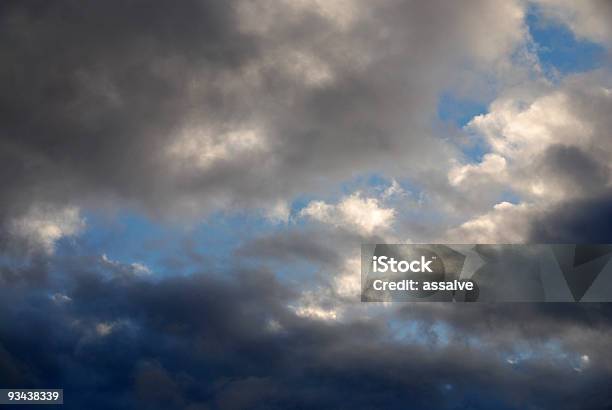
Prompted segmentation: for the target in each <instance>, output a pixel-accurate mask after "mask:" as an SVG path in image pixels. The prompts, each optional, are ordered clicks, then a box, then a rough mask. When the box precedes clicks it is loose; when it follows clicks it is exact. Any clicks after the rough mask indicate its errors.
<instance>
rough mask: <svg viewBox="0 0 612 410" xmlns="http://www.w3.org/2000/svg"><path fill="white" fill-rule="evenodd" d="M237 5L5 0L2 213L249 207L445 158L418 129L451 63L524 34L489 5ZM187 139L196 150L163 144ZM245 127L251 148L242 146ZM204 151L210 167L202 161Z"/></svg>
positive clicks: (502, 52)
mask: <svg viewBox="0 0 612 410" xmlns="http://www.w3.org/2000/svg"><path fill="white" fill-rule="evenodd" d="M245 4H246V5H245ZM248 6H249V5H248V3H243V2H221V3H211V2H200V1H189V2H182V3H180V4H171V5H169V4H164V5H162V4H160V3H156V2H153V3H151V2H146V3H145V2H130V3H128V4H123V3H121V4H120V3H115V2H104V3H75V2H69V1H66V2H59V3H53V4H49V3H45V2H40V3H28V4H23V3H13V2H6V3H4V4H3V7H2V10H1V17H0V18H1V19H2V30H1V32H0V43H1V44H2V45H3V47H2V49H3V50H4V51H3V62H4V64H3V65H2V68H1V69H0V82H1V84H2V96H3V97H2V100H1V101H0V106H1V107H2V110H1V112H2V114H1V123H2V126H1V128H0V133H1V134H2V136H3V138H2V143H1V149H0V163H2V168H3V169H2V173H1V175H2V180H1V182H2V185H3V195H2V202H3V203H4V206H3V207H2V209H1V210H0V212H1V214H2V215H0V216H1V217H2V219H4V220H6V218H10V217H13V216H15V215H20V214H22V213H23V212H24V211H23V210H24V209H27V208H28V207H29V206H30V205H32V204H33V203H55V204H60V205H61V204H65V203H76V204H86V205H88V206H104V205H106V204H109V203H110V204H115V203H116V202H118V203H119V204H120V205H127V206H134V207H142V208H144V209H146V210H148V211H149V212H152V213H179V214H180V213H182V212H184V211H185V209H187V210H190V211H192V212H196V213H201V212H202V211H206V210H210V209H211V208H215V207H219V206H227V205H228V204H230V205H234V206H247V207H250V206H260V205H265V204H268V203H271V202H272V201H273V200H275V199H277V198H286V197H290V196H291V195H293V194H295V193H296V192H297V191H319V190H323V189H325V188H326V187H328V186H330V185H331V184H333V183H336V182H338V181H340V180H342V179H345V178H349V177H351V176H352V175H353V171H354V169H355V167H359V169H360V171H361V172H367V171H368V170H382V171H383V172H384V171H387V172H407V170H410V169H415V168H423V167H424V168H429V165H428V164H431V163H432V162H431V161H430V160H433V159H434V158H436V159H437V161H438V162H443V161H444V158H446V157H447V156H448V155H449V152H450V151H452V149H450V148H448V147H445V144H444V143H443V142H441V141H440V140H437V139H436V138H432V137H431V136H428V135H430V134H431V130H430V125H431V120H432V118H433V116H434V114H435V104H436V98H437V94H438V92H439V91H440V89H441V88H442V87H445V86H447V85H448V82H449V81H450V80H449V79H452V78H454V71H455V68H453V65H454V63H457V62H465V61H468V62H470V64H468V65H471V66H474V65H479V64H480V65H481V66H482V64H481V63H482V61H486V62H491V61H494V60H496V59H503V58H505V56H506V52H507V50H506V49H505V48H503V47H501V46H500V47H501V48H500V49H498V48H497V46H495V44H497V43H494V42H493V41H494V40H500V41H501V44H505V45H506V46H508V47H511V46H512V45H513V44H514V43H515V42H517V41H519V40H520V19H519V20H508V19H507V18H506V16H505V15H504V14H503V12H504V10H502V9H499V7H498V6H494V5H493V4H491V3H489V2H474V3H470V5H469V7H467V6H466V5H461V6H459V5H456V4H454V3H448V2H427V3H420V2H405V3H396V2H389V3H387V4H384V5H381V6H380V7H376V8H372V7H370V6H369V5H366V4H361V3H360V2H356V3H355V4H354V5H352V4H350V3H349V6H351V7H353V9H354V13H353V14H354V16H353V19H354V21H352V22H350V24H349V23H347V24H344V23H342V24H341V22H338V21H337V18H336V17H334V16H333V13H332V16H331V17H330V16H329V15H326V14H325V13H321V12H320V10H319V9H317V8H315V7H313V8H310V7H305V8H299V7H298V6H292V5H291V4H290V3H287V4H285V3H278V4H276V5H274V7H271V6H270V5H268V6H265V4H264V3H261V4H260V5H251V6H250V7H253V8H254V10H255V11H252V12H251V14H249V13H247V12H244V9H245V7H246V8H247V9H248ZM260 6H261V10H259V8H258V7H260ZM337 7H339V8H340V11H339V12H340V13H343V12H346V13H349V11H346V10H342V4H341V3H339V4H338V6H337ZM504 7H505V8H515V9H516V10H520V9H519V8H517V7H518V6H516V5H515V4H514V3H507V4H505V5H504ZM498 9H499V10H498ZM317 10H318V11H317ZM513 10H514V9H513ZM270 18H272V19H273V21H272V22H269V24H267V23H265V22H266V21H267V20H266V19H268V20H269V19H270ZM249 19H250V20H249ZM473 21H478V24H473ZM508 21H510V23H508ZM500 22H503V24H502V25H501V26H500V24H501V23H500ZM251 26H255V28H253V27H251ZM488 27H489V28H495V30H489V29H488ZM492 31H495V32H496V38H495V39H490V40H489V34H490V33H491V32H492ZM517 32H518V37H519V38H517ZM311 77H312V78H311ZM199 132H201V133H203V134H205V135H206V138H207V139H206V141H205V144H204V145H202V146H197V145H196V146H195V147H194V146H192V145H189V143H190V142H188V143H187V147H188V148H186V149H185V150H186V151H187V152H183V153H182V154H184V155H183V156H182V157H181V156H179V157H178V158H174V157H172V158H169V157H168V155H166V154H167V148H168V147H169V146H172V143H173V142H176V141H177V138H180V137H181V136H183V137H184V136H185V135H187V138H188V139H189V138H195V137H194V135H195V136H197V135H198V133H199ZM244 132H247V133H248V132H252V133H254V135H255V138H256V141H255V143H258V142H261V141H260V140H259V139H262V140H264V141H265V142H264V143H263V145H264V146H265V148H264V149H263V151H258V150H257V149H255V150H251V148H244V146H242V145H241V144H242V143H244V144H247V145H248V143H249V142H248V141H247V142H244V141H246V140H245V139H244V138H246V137H244V136H243V135H242V134H240V133H244ZM232 133H234V134H232ZM232 135H233V137H232ZM232 138H234V140H232ZM257 138H259V139H257ZM191 142H193V141H191ZM251 142H253V141H251ZM207 144H208V145H207ZM224 144H225V145H224ZM241 150H242V151H241ZM220 153H221V154H220ZM185 155H186V156H185ZM215 155H216V156H215ZM219 155H221V156H222V158H221V159H219V158H218V156H219ZM202 156H204V157H206V158H208V160H210V158H213V159H214V161H213V162H212V165H211V166H205V167H198V166H197V163H198V158H201V157H202ZM417 159H418V160H417ZM323 177H324V178H323ZM194 210H195V211H194Z"/></svg>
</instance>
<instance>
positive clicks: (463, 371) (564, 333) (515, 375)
mask: <svg viewBox="0 0 612 410" xmlns="http://www.w3.org/2000/svg"><path fill="white" fill-rule="evenodd" d="M74 262H75V261H73V263H74ZM74 268H77V271H80V274H77V275H73V276H71V280H70V281H68V282H66V281H64V282H63V283H62V285H61V286H63V290H64V291H66V292H67V293H68V294H69V296H70V298H71V299H72V301H71V302H70V303H67V304H62V305H58V304H55V303H53V302H52V300H51V299H50V298H49V297H48V296H47V295H46V294H47V293H52V292H54V291H56V289H54V287H55V286H57V285H60V283H54V284H49V288H48V290H47V291H43V292H40V291H37V290H34V289H33V288H29V287H19V286H11V287H8V288H7V287H5V288H3V289H1V290H0V292H1V295H2V297H3V301H4V302H5V303H3V304H2V306H1V307H0V319H1V320H0V340H1V341H2V342H1V346H2V348H1V349H0V380H2V382H3V383H9V384H10V385H12V386H26V385H27V386H28V387H35V386H44V385H47V384H50V383H51V382H53V383H54V385H57V384H58V383H59V384H60V385H61V386H62V387H63V388H64V389H65V392H67V393H69V394H70V402H66V405H65V406H68V407H67V408H83V407H84V406H86V407H88V408H92V409H97V408H120V409H131V408H142V407H143V406H146V407H147V408H189V406H192V408H220V409H225V408H228V409H230V408H245V407H248V408H287V407H301V408H337V407H339V406H351V407H353V408H371V407H384V408H405V407H406V405H407V404H408V403H410V405H418V407H419V408H424V409H434V408H436V409H440V408H442V409H444V408H449V409H451V408H453V409H457V408H476V409H485V408H491V407H495V408H504V409H514V408H529V407H533V408H541V407H544V408H546V407H550V406H554V407H555V408H561V409H565V408H567V409H570V408H575V407H576V406H580V407H581V408H585V409H597V408H605V407H606V406H608V405H609V404H610V401H611V400H612V397H610V395H609V392H608V390H607V389H605V388H604V385H605V383H606V381H607V380H609V377H610V372H612V367H611V366H610V363H609V361H608V359H607V358H606V346H608V344H609V335H610V332H611V330H612V327H611V324H610V320H609V312H608V309H607V308H606V307H605V306H602V305H586V306H585V305H563V306H559V305H551V306H549V305H545V306H535V305H519V306H517V305H499V306H494V307H486V306H482V305H475V306H465V307H464V306H461V307H451V306H449V305H436V306H431V305H427V304H411V305H405V306H404V307H403V308H402V309H401V310H400V312H399V313H398V314H395V309H393V308H392V307H390V308H387V309H384V310H383V311H381V312H379V313H378V314H376V315H375V316H372V317H370V318H369V319H365V318H360V319H355V320H350V321H348V322H336V323H333V324H331V323H327V322H321V321H317V320H310V319H307V318H302V317H299V316H297V315H295V314H294V313H293V312H292V311H291V310H289V309H288V308H287V307H286V306H287V303H288V302H290V301H291V300H292V299H293V298H294V297H295V295H294V294H292V292H291V291H289V290H288V289H286V288H285V287H284V286H283V285H281V284H280V283H278V282H277V281H276V280H275V279H274V278H273V276H272V275H269V274H267V273H266V272H263V271H243V272H235V273H234V274H229V273H226V274H224V275H223V277H221V276H218V275H215V274H212V273H204V274H197V275H193V276H191V277H184V278H167V279H162V280H161V281H159V282H157V283H155V282H151V281H150V280H148V279H142V278H138V277H115V278H113V277H103V276H100V275H99V274H94V273H90V272H88V271H87V269H86V268H85V269H83V268H80V269H79V268H78V265H77V266H74ZM270 319H274V320H276V321H277V322H278V324H279V326H280V327H277V328H271V327H269V326H267V323H268V321H269V320H270ZM99 323H107V324H112V323H121V325H116V326H114V327H108V326H107V329H110V330H108V331H106V332H102V333H100V332H96V329H97V327H96V325H97V324H99ZM390 323H394V325H393V327H392V328H390V327H389V324H390ZM441 324H443V325H444V324H445V325H446V326H448V328H447V329H448V330H447V331H446V333H439V332H438V331H437V330H436V329H437V328H439V326H440V325H441ZM398 325H399V326H400V327H399V328H398V327H397V326H398ZM415 326H416V327H415ZM402 327H404V328H405V329H406V330H407V331H408V334H406V335H404V336H401V333H399V334H398V333H395V331H393V330H392V329H401V328H402ZM32 328H36V329H37V332H38V333H36V334H35V333H33V332H32V331H31V329H32ZM410 329H416V331H413V333H412V337H414V338H411V334H410ZM40 334H44V335H45V337H44V338H41V337H39V336H38V335H40ZM581 334H583V335H584V334H587V335H588V336H589V337H588V338H585V337H579V335H581ZM470 338H472V339H477V341H479V343H480V344H479V345H475V346H472V347H470V345H469V343H468V342H467V340H469V339H470ZM547 342H551V343H559V346H560V348H561V350H560V352H559V353H560V354H561V355H562V354H567V355H568V356H567V357H564V356H559V357H557V356H555V355H554V353H555V350H554V349H553V350H551V348H549V347H547V346H548V345H547V344H546V343H547ZM552 346H554V344H553V345H552ZM520 348H527V349H532V350H533V351H534V352H535V353H536V354H535V356H533V357H531V358H528V359H527V360H523V361H522V362H521V363H520V364H510V363H508V362H507V361H506V357H507V355H508V354H510V353H512V352H514V349H520ZM551 352H552V355H551ZM585 354H587V355H590V357H592V361H591V362H590V363H589V366H588V367H584V369H582V373H580V374H579V373H578V371H577V370H574V369H573V368H572V366H574V363H573V362H572V360H573V359H572V358H573V356H576V357H578V358H580V355H585ZM26 369H27V370H26ZM578 378H580V381H578ZM562 385H563V386H566V385H571V386H572V388H571V389H568V390H567V391H566V394H565V395H563V399H560V398H559V390H558V389H559V386H562Z"/></svg>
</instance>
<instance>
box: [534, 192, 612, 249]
mask: <svg viewBox="0 0 612 410" xmlns="http://www.w3.org/2000/svg"><path fill="white" fill-rule="evenodd" d="M601 189H602V191H601V192H600V193H599V194H595V195H592V196H588V197H586V198H580V199H576V200H571V201H564V202H562V203H560V204H558V205H557V206H555V207H553V208H552V209H549V210H547V211H545V212H543V213H542V214H540V215H538V216H537V217H535V218H533V219H532V221H531V224H530V226H531V231H530V237H529V238H530V240H531V241H533V242H543V243H611V242H612V192H610V191H609V190H608V189H605V188H603V187H602V188H601Z"/></svg>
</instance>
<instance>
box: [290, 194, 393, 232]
mask: <svg viewBox="0 0 612 410" xmlns="http://www.w3.org/2000/svg"><path fill="white" fill-rule="evenodd" d="M300 215H301V216H305V217H309V218H312V219H314V220H316V221H320V222H323V223H326V224H330V225H333V226H337V227H340V228H345V229H353V230H355V231H357V232H359V233H362V234H364V235H370V234H372V233H374V231H385V230H388V229H390V228H391V226H392V224H393V219H394V216H395V211H394V210H393V209H391V208H384V206H383V205H382V204H380V202H379V201H378V199H376V198H363V197H362V196H361V193H359V192H356V193H354V194H351V195H349V196H347V197H344V198H342V199H341V200H340V201H339V202H338V203H337V204H335V205H330V204H327V203H325V202H323V201H312V202H310V203H309V204H308V205H307V206H306V207H305V208H304V209H302V210H301V211H300Z"/></svg>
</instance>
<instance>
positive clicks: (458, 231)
mask: <svg viewBox="0 0 612 410" xmlns="http://www.w3.org/2000/svg"><path fill="white" fill-rule="evenodd" d="M534 212H535V209H534V207H533V206H532V205H528V204H524V203H523V204H518V205H514V204H511V203H509V202H501V203H499V204H497V205H495V206H494V207H493V210H492V211H490V212H488V213H486V214H484V215H480V216H478V217H476V218H474V219H471V220H469V221H467V222H464V223H463V224H461V225H460V226H459V227H457V228H454V229H451V230H450V231H449V232H448V235H447V236H448V239H449V240H450V241H452V242H454V243H522V242H524V241H525V239H526V238H527V236H528V233H529V229H530V225H529V221H530V218H531V217H532V215H533V213H534Z"/></svg>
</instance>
